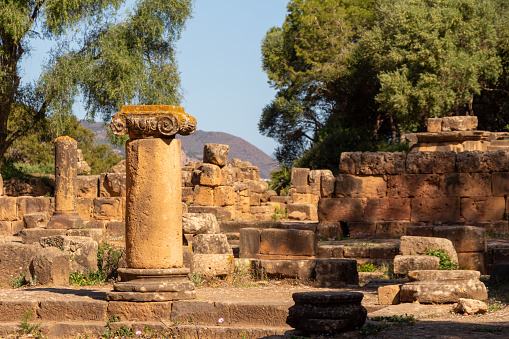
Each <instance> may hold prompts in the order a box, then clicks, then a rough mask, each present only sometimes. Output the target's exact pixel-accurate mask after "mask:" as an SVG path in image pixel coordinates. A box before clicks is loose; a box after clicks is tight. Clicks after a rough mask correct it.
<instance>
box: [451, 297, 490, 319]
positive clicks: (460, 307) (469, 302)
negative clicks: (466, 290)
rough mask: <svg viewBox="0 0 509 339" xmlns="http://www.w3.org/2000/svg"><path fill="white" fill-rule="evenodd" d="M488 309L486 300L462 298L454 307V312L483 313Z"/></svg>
mask: <svg viewBox="0 0 509 339" xmlns="http://www.w3.org/2000/svg"><path fill="white" fill-rule="evenodd" d="M487 311H488V306H487V305H486V303H485V302H483V301H480V300H475V299H465V298H460V299H459V300H458V303H457V304H456V306H455V307H454V312H456V313H464V314H469V315H470V314H483V313H486V312H487Z"/></svg>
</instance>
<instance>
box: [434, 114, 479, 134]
mask: <svg viewBox="0 0 509 339" xmlns="http://www.w3.org/2000/svg"><path fill="white" fill-rule="evenodd" d="M477 124H478V122H477V117H476V116H475V115H469V116H453V117H443V118H442V131H471V130H474V129H476V128H477Z"/></svg>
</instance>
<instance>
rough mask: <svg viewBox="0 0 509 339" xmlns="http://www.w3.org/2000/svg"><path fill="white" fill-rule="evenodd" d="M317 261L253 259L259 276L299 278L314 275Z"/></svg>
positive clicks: (308, 277)
mask: <svg viewBox="0 0 509 339" xmlns="http://www.w3.org/2000/svg"><path fill="white" fill-rule="evenodd" d="M315 265H316V261H315V260H313V259H302V260H296V259H259V260H253V269H254V271H255V273H256V274H257V275H258V276H259V277H278V278H297V279H303V280H308V279H311V277H313V273H314V271H315Z"/></svg>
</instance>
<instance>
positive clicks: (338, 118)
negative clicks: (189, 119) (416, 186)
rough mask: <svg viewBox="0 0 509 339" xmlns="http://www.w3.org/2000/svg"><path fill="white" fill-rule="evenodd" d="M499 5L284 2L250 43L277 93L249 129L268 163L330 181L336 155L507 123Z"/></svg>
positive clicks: (507, 64)
mask: <svg viewBox="0 0 509 339" xmlns="http://www.w3.org/2000/svg"><path fill="white" fill-rule="evenodd" d="M508 7H509V5H507V4H506V2H505V1H503V0H480V1H476V0H436V1H427V0H385V1H381V0H379V1H376V0H373V1H367V0H349V1H346V0H328V1H317V0H316V1H315V0H293V1H290V2H289V4H288V14H287V16H286V19H285V21H284V23H283V25H282V27H281V28H277V27H276V28H272V29H270V30H269V31H268V32H267V34H266V36H265V39H264V40H263V42H262V64H263V69H264V70H265V71H266V73H267V75H268V78H269V82H270V83H271V85H272V86H273V87H274V88H275V89H276V90H277V94H276V98H275V99H274V100H273V101H272V102H271V103H270V104H269V105H267V106H266V107H265V108H264V110H263V112H262V116H261V119H260V123H259V129H260V131H261V133H262V134H264V135H267V136H269V137H272V138H275V139H276V140H277V141H278V142H279V145H280V146H279V147H278V149H277V150H276V157H277V159H278V160H279V161H284V162H285V163H286V164H291V163H292V160H294V159H296V158H299V160H298V161H297V164H298V165H299V166H307V167H312V168H329V169H332V170H333V171H335V172H336V171H337V164H338V162H339V156H340V153H341V152H343V151H354V150H358V151H367V150H382V149H394V150H395V149H402V148H403V149H404V148H405V145H397V143H398V142H399V141H400V136H401V134H403V133H406V132H411V131H421V130H423V129H424V127H425V123H426V119H427V118H428V117H440V116H449V115H465V114H467V115H472V114H475V115H477V116H478V117H479V122H480V127H487V128H490V129H493V128H498V129H500V128H502V127H504V126H506V125H507V122H509V114H508V105H507V103H508V102H509V101H508V94H509V92H508V86H509V81H508V79H509V76H508V75H509V73H508V70H509V21H508V15H507V13H508V10H507V9H508Z"/></svg>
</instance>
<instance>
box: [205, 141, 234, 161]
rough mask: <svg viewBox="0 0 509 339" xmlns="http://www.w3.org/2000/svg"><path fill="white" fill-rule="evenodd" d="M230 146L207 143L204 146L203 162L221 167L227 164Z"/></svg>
mask: <svg viewBox="0 0 509 339" xmlns="http://www.w3.org/2000/svg"><path fill="white" fill-rule="evenodd" d="M229 151H230V146H228V145H222V144H205V147H204V148H203V162H204V163H208V164H214V165H217V166H220V167H223V166H226V163H227V162H228V152H229Z"/></svg>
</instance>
